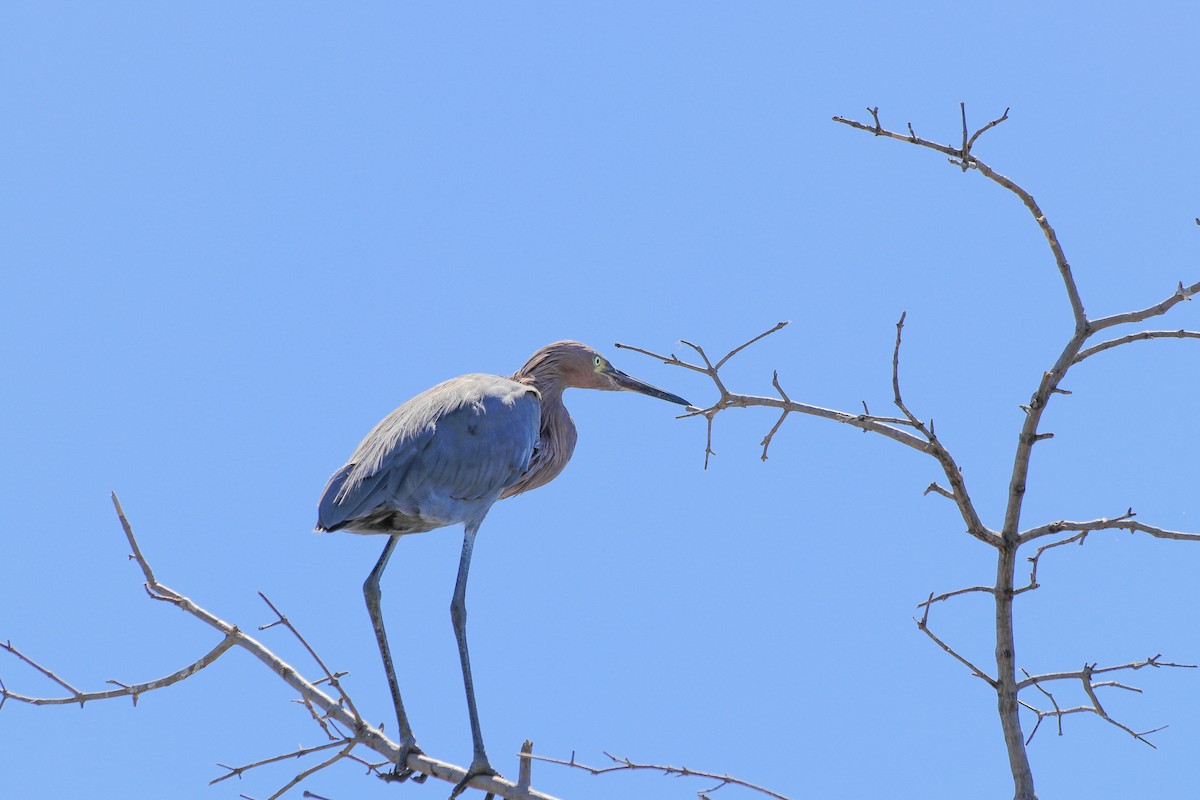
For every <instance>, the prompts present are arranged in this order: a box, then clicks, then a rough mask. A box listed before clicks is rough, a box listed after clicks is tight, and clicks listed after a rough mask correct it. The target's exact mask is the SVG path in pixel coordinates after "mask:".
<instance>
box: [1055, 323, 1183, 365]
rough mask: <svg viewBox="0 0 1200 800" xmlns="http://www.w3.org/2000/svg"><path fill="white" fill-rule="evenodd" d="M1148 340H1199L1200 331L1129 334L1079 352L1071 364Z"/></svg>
mask: <svg viewBox="0 0 1200 800" xmlns="http://www.w3.org/2000/svg"><path fill="white" fill-rule="evenodd" d="M1149 339H1200V331H1185V330H1178V331H1141V332H1139V333H1131V334H1129V335H1127V336H1121V337H1119V338H1116V339H1109V340H1108V341H1107V342H1101V343H1100V344H1096V345H1092V346H1091V347H1088V348H1085V349H1083V350H1080V351H1079V354H1078V355H1077V356H1075V360H1074V361H1072V362H1071V363H1072V364H1078V363H1079V362H1080V361H1083V360H1084V359H1085V358H1089V357H1091V356H1094V355H1096V354H1097V353H1103V352H1104V351H1105V350H1111V349H1112V348H1114V347H1120V346H1121V345H1123V344H1129V343H1130V342H1144V341H1147V340H1149Z"/></svg>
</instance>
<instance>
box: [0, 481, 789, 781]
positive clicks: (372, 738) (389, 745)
mask: <svg viewBox="0 0 1200 800" xmlns="http://www.w3.org/2000/svg"><path fill="white" fill-rule="evenodd" d="M112 501H113V505H114V507H115V508H116V511H117V516H118V517H119V519H120V521H121V526H122V529H123V530H124V533H125V537H126V540H127V541H128V543H129V546H130V549H131V550H132V555H131V556H130V558H131V559H132V560H134V561H136V562H137V564H138V566H139V568H140V569H141V571H142V574H143V575H144V576H145V578H146V583H145V589H146V592H147V594H148V595H149V596H150V597H152V598H154V599H156V600H163V601H165V602H169V603H171V604H173V605H175V606H177V607H178V608H180V609H182V610H184V611H186V612H188V613H189V614H191V615H192V616H194V617H196V618H198V619H200V620H202V621H203V622H205V623H206V624H208V625H209V626H211V627H213V628H216V629H217V630H218V631H220V632H221V633H223V634H224V635H223V638H222V639H221V641H220V642H219V643H218V644H217V646H216V647H214V648H213V649H212V650H211V651H209V652H208V653H206V654H205V655H204V656H201V657H200V658H198V659H196V661H194V662H192V663H191V664H189V665H188V666H186V667H184V668H183V669H180V670H178V671H176V672H173V673H171V674H170V675H167V676H165V677H163V678H159V679H157V680H153V681H147V682H144V683H138V684H132V685H126V684H123V683H120V682H118V681H109V682H110V683H113V684H116V685H117V686H118V687H119V688H117V689H112V690H108V691H102V692H84V691H81V690H79V689H77V688H75V687H74V686H72V685H71V684H70V683H68V682H67V681H66V680H64V679H63V678H61V677H59V676H58V675H57V674H56V673H55V672H54V671H53V670H51V669H49V668H48V667H45V666H43V665H42V664H39V663H38V662H37V661H35V660H34V659H32V658H31V657H29V656H28V655H26V654H25V653H23V652H21V651H20V650H18V649H17V648H16V647H15V646H14V645H13V644H12V642H5V643H0V650H4V651H6V652H8V653H11V654H12V655H14V656H16V657H17V658H18V659H20V660H21V661H22V662H24V663H25V664H26V665H28V666H29V667H31V668H32V669H34V670H36V671H38V672H40V673H41V674H42V675H44V676H45V677H47V678H48V679H50V680H52V681H54V682H55V683H56V684H58V685H59V686H61V687H62V688H63V689H65V690H66V691H67V692H68V693H69V695H68V696H65V697H31V696H27V695H24V694H20V693H17V692H14V691H11V690H9V689H8V688H7V687H6V686H5V685H4V682H3V681H0V708H2V707H3V705H4V703H5V702H7V701H8V700H10V699H11V700H13V701H14V702H21V703H29V704H32V705H56V704H65V703H79V704H80V705H82V704H84V703H86V702H89V701H92V700H109V699H112V698H115V697H132V698H133V702H134V704H135V705H136V704H137V699H138V696H139V695H141V694H143V693H145V692H148V691H152V690H154V689H160V688H163V687H165V686H169V685H171V684H173V683H177V682H179V681H181V680H184V679H185V678H188V677H191V676H192V675H194V674H196V673H197V672H199V671H200V670H201V669H204V668H205V667H207V666H209V665H211V664H212V663H214V662H215V661H217V659H219V658H220V657H221V656H222V655H224V654H225V653H226V652H228V651H229V650H231V649H233V648H235V647H240V648H242V649H244V650H247V651H248V652H250V653H251V654H252V655H254V656H255V657H256V658H258V659H259V660H260V661H262V662H263V663H264V664H266V665H267V666H268V667H269V668H270V669H271V671H272V672H274V673H275V674H276V675H278V676H279V677H280V678H282V679H283V680H284V682H285V683H287V684H288V685H289V686H291V687H292V688H293V689H295V690H296V691H297V692H298V693H299V695H300V697H299V700H298V701H297V702H299V703H300V704H302V705H303V706H304V707H305V708H306V709H307V710H308V711H309V713H310V714H311V716H312V718H313V720H314V721H316V722H317V724H318V725H319V726H320V728H321V730H322V732H323V733H324V734H325V736H326V737H327V738H328V740H329V741H327V742H325V743H324V744H319V745H314V746H309V747H304V746H301V747H297V748H296V749H294V750H292V751H290V752H287V753H282V754H279V755H274V756H270V757H267V758H263V759H259V760H257V761H253V762H251V763H247V764H243V765H241V766H229V765H228V764H218V765H217V766H219V767H221V768H222V769H223V770H224V771H225V772H224V774H222V775H219V776H218V777H216V778H214V779H213V780H211V781H210V782H209V785H212V784H216V783H221V782H222V781H226V780H228V779H230V778H241V777H242V776H243V775H244V774H245V773H247V772H249V771H251V770H254V769H257V768H259V767H265V766H268V765H272V764H279V763H281V762H284V761H291V760H294V759H302V758H307V757H309V756H313V755H315V754H319V753H326V752H329V751H335V752H333V754H332V755H330V756H329V757H328V758H325V759H324V760H322V761H318V762H317V763H315V764H312V765H310V766H308V767H306V768H305V769H303V770H301V771H299V772H298V773H297V774H296V775H295V776H294V777H292V778H291V779H289V780H288V781H287V782H286V783H284V784H283V785H282V786H281V787H280V788H279V789H277V790H276V791H275V792H274V793H272V794H271V795H270V798H269V800H275V798H279V797H282V796H283V795H284V794H286V793H287V792H289V791H291V790H292V789H294V788H295V787H296V786H298V785H299V784H301V783H303V782H304V781H305V780H307V779H308V778H310V777H312V776H313V775H315V774H317V773H318V772H321V771H322V770H325V769H327V768H329V767H332V766H333V765H334V764H337V763H338V762H340V761H343V760H345V761H353V762H356V763H358V764H360V765H362V766H364V767H366V770H367V773H368V774H371V775H375V776H376V777H379V778H383V779H385V780H386V779H391V777H392V776H391V773H390V770H389V771H385V768H389V767H390V766H391V765H392V764H393V763H394V762H395V759H396V758H397V757H398V756H399V748H398V747H397V746H396V745H395V744H394V743H393V742H392V741H391V740H389V739H388V738H387V737H386V736H385V735H384V734H383V730H382V728H376V727H373V726H371V725H369V724H368V723H366V722H365V721H364V719H363V717H362V716H361V715H360V714H359V712H358V710H357V708H356V707H355V705H354V702H353V701H352V700H351V698H350V695H349V694H348V692H347V691H346V688H345V686H343V684H342V683H341V681H340V679H341V678H344V677H345V676H346V673H341V672H333V671H332V670H330V669H329V667H328V666H326V663H325V661H324V660H323V659H322V658H321V657H320V655H318V653H317V651H316V649H315V648H314V647H313V646H312V645H311V644H310V643H309V642H308V640H307V639H305V637H304V636H303V634H301V633H300V631H299V630H298V629H297V628H296V626H295V625H294V624H293V623H292V622H291V621H290V620H289V619H288V618H287V616H286V615H285V614H284V613H283V612H282V611H280V609H279V607H278V606H276V605H275V603H273V602H272V601H271V600H270V599H269V598H267V596H266V595H264V594H263V593H262V592H259V596H260V597H261V598H262V600H263V602H264V603H266V604H267V606H268V607H269V608H270V609H271V611H272V612H273V613H274V614H275V621H273V622H270V623H268V624H266V625H262V626H260V627H259V630H264V631H265V630H269V629H271V628H274V627H277V626H279V627H283V628H286V629H287V630H288V631H289V632H290V633H291V634H292V636H293V637H295V639H296V640H297V641H298V642H299V643H300V645H301V646H302V647H303V648H304V650H305V651H306V652H307V653H308V655H309V656H310V657H311V658H312V660H313V661H314V662H315V663H316V664H317V666H318V667H319V669H320V671H321V672H322V673H323V675H324V677H322V678H320V679H319V680H316V681H310V680H308V679H306V678H304V677H302V676H301V675H300V674H299V672H297V671H296V670H295V669H294V668H293V667H291V666H290V665H288V664H287V663H285V662H284V661H282V660H281V659H280V658H279V657H278V656H276V655H275V654H274V653H272V652H271V651H270V650H268V649H267V648H266V647H265V646H264V645H263V644H261V643H260V642H258V641H257V640H255V639H254V638H252V637H250V636H247V635H246V634H245V633H243V632H242V631H241V630H240V629H238V628H237V627H236V626H234V625H231V624H229V623H227V622H224V621H223V620H221V619H219V618H218V617H216V616H214V615H213V614H211V613H210V612H208V611H206V610H205V609H203V608H201V607H200V606H198V605H196V604H195V603H194V602H192V600H190V599H189V598H187V597H185V596H184V595H182V594H180V593H178V592H176V591H175V590H173V589H171V588H169V587H167V586H165V585H163V584H161V583H159V581H158V579H157V578H156V577H155V575H154V571H153V569H151V567H150V562H149V561H148V560H147V559H146V557H145V556H144V555H143V554H142V550H141V547H140V546H139V544H138V541H137V538H136V537H135V536H134V534H133V529H132V527H131V526H130V524H129V521H128V519H127V518H126V517H125V513H124V511H123V510H122V509H121V505H120V503H119V502H118V501H117V497H116V495H115V494H114V495H113V497H112ZM322 684H328V685H329V686H331V687H333V688H334V689H335V690H336V691H337V694H338V698H337V699H336V700H335V699H334V698H332V697H330V696H329V695H327V694H325V693H324V692H323V691H322V690H321V689H320V688H319V686H320V685H322ZM343 730H346V731H352V733H344V732H343ZM360 746H361V747H366V748H367V749H368V750H371V751H374V753H376V754H377V755H379V756H382V759H381V760H375V761H368V760H367V759H364V758H362V757H361V756H359V755H358V754H357V753H356V752H355V751H356V750H357V749H358V748H360ZM518 759H519V768H518V769H519V776H518V780H517V782H516V783H515V784H514V783H511V782H509V781H506V780H504V779H503V778H501V777H499V776H482V777H479V778H476V779H475V780H473V781H472V783H471V784H470V785H471V786H472V787H473V788H477V789H479V790H481V791H483V792H485V793H486V795H487V798H488V800H491V798H492V797H504V798H510V800H555V798H553V797H551V796H550V795H547V794H544V793H542V792H539V791H537V790H535V789H533V788H531V785H530V784H531V772H532V770H531V763H532V760H534V759H537V760H542V761H547V762H551V763H556V764H566V765H568V766H581V765H577V764H571V763H568V762H563V761H558V760H555V759H550V758H544V757H541V756H535V755H533V743H532V742H529V741H526V742H525V744H524V745H523V746H522V747H521V752H520V753H519V754H518ZM572 760H573V759H572ZM406 766H407V767H408V768H409V769H411V770H413V771H414V773H415V774H414V775H413V778H412V779H413V782H414V783H423V782H424V781H425V780H426V779H427V778H429V777H434V778H438V779H440V780H443V781H446V782H448V783H451V784H457V783H458V782H459V781H460V780H461V779H462V777H463V775H465V774H466V770H465V769H464V768H463V767H459V766H456V765H454V764H449V763H447V762H444V761H439V760H437V759H434V758H430V757H429V756H427V755H425V754H424V753H412V754H410V755H409V759H408V762H407V765H406ZM618 768H619V769H657V770H660V771H663V772H665V773H666V774H675V775H688V776H697V777H705V778H713V779H716V780H718V781H719V783H718V784H717V785H716V786H714V787H712V788H710V789H708V790H706V791H708V792H712V791H715V790H716V789H719V788H721V787H722V786H725V785H736V786H742V787H745V788H748V789H752V790H755V791H758V792H761V793H763V794H766V795H768V796H770V797H773V798H777V799H778V800H787V798H786V797H784V796H783V795H781V794H778V793H776V792H772V791H770V790H769V789H765V788H762V787H760V786H757V785H755V784H753V783H750V782H749V781H745V780H742V779H740V778H735V777H733V776H730V775H716V773H711V772H702V771H698V770H691V769H688V768H686V767H683V768H675V767H651V766H650V765H640V764H635V763H634V762H632V761H628V760H623V766H621V767H618ZM244 796H245V795H243V797H244ZM304 796H305V797H314V798H316V797H320V796H319V795H316V794H313V793H312V792H307V791H306V792H304ZM700 796H701V797H702V798H703V797H705V795H704V793H703V792H701V793H700Z"/></svg>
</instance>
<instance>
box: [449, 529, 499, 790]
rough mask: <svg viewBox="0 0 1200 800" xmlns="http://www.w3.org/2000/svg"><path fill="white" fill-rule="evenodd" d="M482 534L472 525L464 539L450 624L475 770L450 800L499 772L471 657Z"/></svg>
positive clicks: (462, 781)
mask: <svg viewBox="0 0 1200 800" xmlns="http://www.w3.org/2000/svg"><path fill="white" fill-rule="evenodd" d="M478 531H479V524H478V523H469V524H468V525H467V526H466V534H465V536H464V537H463V549H462V558H461V559H460V560H459V562H458V581H457V582H455V584H454V599H453V600H451V601H450V620H451V621H452V622H453V623H454V638H456V639H457V640H458V656H459V658H460V659H462V672H463V685H464V686H465V687H466V690H467V712H468V713H469V714H470V715H471V738H472V739H473V740H474V745H475V754H474V756H472V758H471V766H470V767H469V768H468V769H467V774H466V776H465V777H463V779H462V780H461V781H459V782H458V785H456V786H455V787H454V791H452V792H451V793H450V800H454V798H455V797H457V796H458V795H460V794H462V792H463V790H464V789H466V788H467V784H468V783H470V782H471V780H472V779H473V778H476V777H478V776H480V775H495V774H497V773H496V770H494V769H492V765H491V764H490V763H488V757H487V753H486V752H484V749H483V734H482V733H481V732H480V731H479V712H478V711H477V710H476V709H475V683H474V681H472V680H471V657H470V655H469V654H468V653H467V572H468V571H469V570H470V569H471V551H472V550H473V549H474V547H475V534H476V533H478Z"/></svg>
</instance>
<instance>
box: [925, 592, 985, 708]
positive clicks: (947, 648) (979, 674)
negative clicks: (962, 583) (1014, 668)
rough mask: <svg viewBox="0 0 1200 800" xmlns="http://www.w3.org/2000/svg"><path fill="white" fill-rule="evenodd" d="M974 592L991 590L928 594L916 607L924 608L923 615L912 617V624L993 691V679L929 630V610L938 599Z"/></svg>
mask: <svg viewBox="0 0 1200 800" xmlns="http://www.w3.org/2000/svg"><path fill="white" fill-rule="evenodd" d="M975 591H989V592H990V591H991V589H989V588H987V587H983V586H974V587H971V588H970V589H962V590H960V591H957V592H950V593H948V594H946V595H945V596H944V597H943V598H934V596H933V593H932V592H930V593H929V599H928V600H926V601H925V602H924V603H921V604H920V606H918V608H920V607H921V606H924V607H925V613H924V614H922V615H921V618H920V619H917V618H916V617H913V622H915V623H917V628H918V629H919V630H920V631H921V632H922V633H924V634H925V635H926V636H928V637H929V638H930V639H932V640H933V643H934V644H936V645H937V646H938V647H940V648H942V650H943V651H945V652H946V653H947V654H949V655H951V656H953V657H954V659H955V660H956V661H958V662H959V663H960V664H962V665H963V666H965V667H966V668H967V669H969V670H971V674H972V675H974V676H975V677H976V678H979V679H980V680H982V681H984V682H985V683H986V684H987V685H988V686H991V687H992V688H993V689H995V688H997V686H996V679H995V678H993V677H992V676H990V675H988V674H987V673H986V672H984V671H983V670H982V669H980V668H979V667H977V666H975V665H974V664H972V663H971V662H970V661H968V660H967V659H966V658H965V657H963V656H962V655H960V654H959V652H958V651H957V650H955V649H954V648H953V647H951V646H950V645H948V644H946V643H945V642H943V641H942V640H941V639H939V638H938V637H937V635H936V634H934V632H933V631H932V630H930V629H929V609H930V608H931V607H932V606H933V604H934V603H936V602H938V600H939V599H945V598H949V597H953V596H954V595H958V594H964V593H966V592H975Z"/></svg>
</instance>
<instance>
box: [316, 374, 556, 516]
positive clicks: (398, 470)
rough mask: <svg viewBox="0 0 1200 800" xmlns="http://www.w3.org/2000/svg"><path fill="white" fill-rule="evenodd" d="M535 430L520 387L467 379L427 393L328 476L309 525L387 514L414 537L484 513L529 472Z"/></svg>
mask: <svg viewBox="0 0 1200 800" xmlns="http://www.w3.org/2000/svg"><path fill="white" fill-rule="evenodd" d="M538 426H539V401H538V396H537V393H536V391H534V390H533V389H531V388H530V387H528V386H525V385H523V384H519V383H515V382H513V381H510V380H508V379H505V378H500V377H497V376H491V375H467V376H463V377H462V378H455V379H454V380H451V381H447V382H446V383H443V384H440V385H438V386H435V387H434V388H433V389H430V390H429V391H427V392H425V393H423V394H421V395H418V396H417V397H414V398H413V399H412V400H410V401H408V402H407V403H405V404H404V405H402V406H400V407H399V408H397V409H396V410H395V411H393V412H392V413H391V414H389V415H388V416H387V417H386V418H385V419H384V420H383V421H382V422H380V423H379V425H377V426H376V427H375V429H374V430H373V431H371V433H370V434H368V435H367V438H366V439H364V440H363V442H362V444H360V445H359V447H358V449H357V450H356V451H355V453H354V455H353V456H351V459H350V463H348V464H347V465H346V466H344V467H342V469H340V470H339V471H338V472H336V473H335V474H334V476H333V477H332V478H331V479H330V481H329V484H328V485H327V486H326V488H325V494H324V496H323V497H322V499H321V504H320V515H319V520H320V521H319V523H318V527H320V528H324V529H326V530H334V529H336V528H340V527H346V528H350V529H354V527H355V525H354V521H355V520H357V519H361V518H364V517H368V516H370V515H373V514H377V513H379V512H394V513H396V514H399V515H401V516H402V517H404V518H411V519H412V522H411V525H412V526H413V527H412V528H411V531H413V532H415V531H417V530H430V529H432V528H435V527H440V526H441V525H449V524H452V523H455V522H463V521H466V518H467V517H468V516H470V515H471V514H474V513H481V512H486V509H487V507H489V506H490V505H491V504H492V503H493V502H495V500H496V498H497V497H498V496H499V494H500V492H502V491H503V490H504V489H505V488H506V487H508V486H510V485H512V484H513V483H515V482H516V481H517V480H519V479H520V477H521V475H522V473H523V472H524V471H525V469H526V468H527V467H528V465H529V460H530V457H531V456H532V453H533V448H534V446H535V444H536V441H537V435H538ZM419 520H423V521H424V522H423V523H422V522H419ZM380 532H384V531H380ZM396 532H403V531H396Z"/></svg>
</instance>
